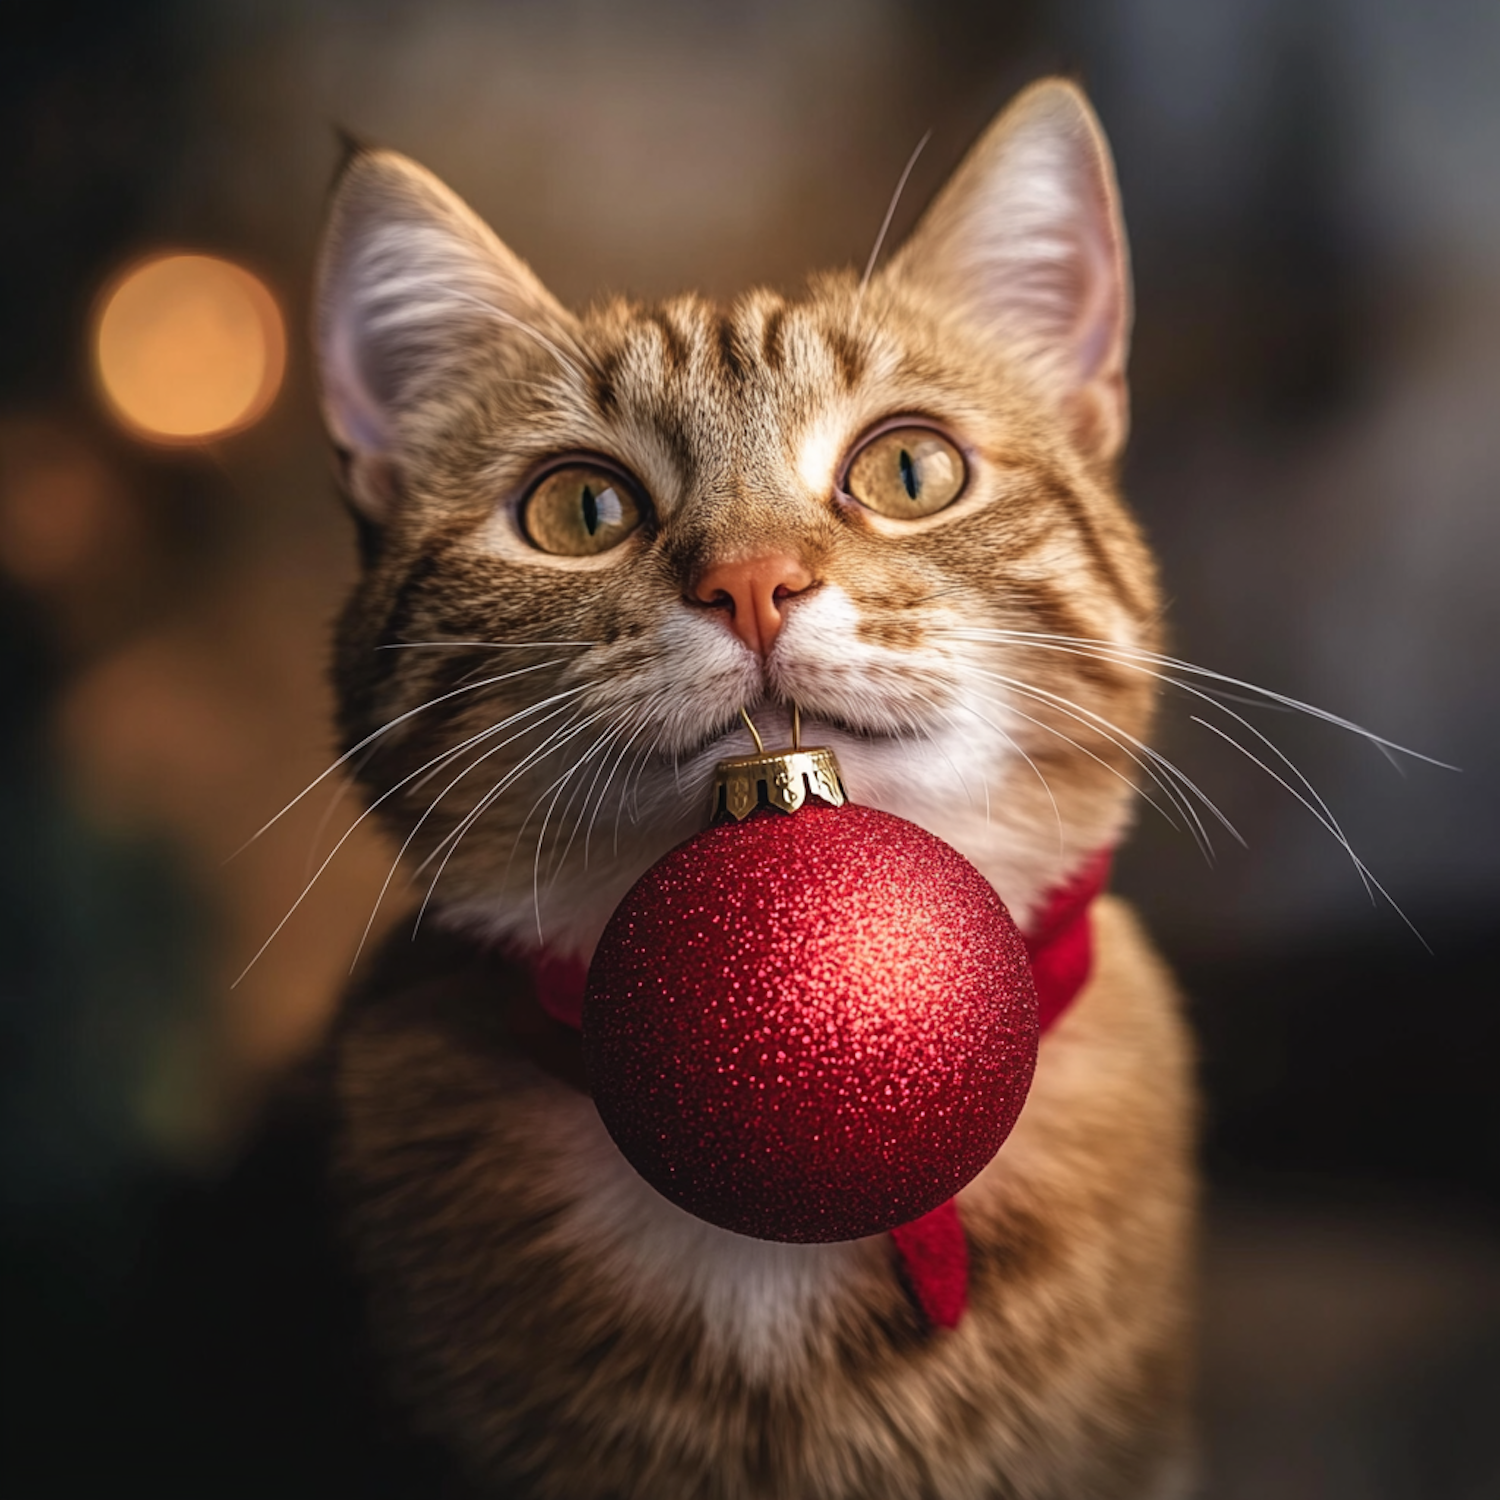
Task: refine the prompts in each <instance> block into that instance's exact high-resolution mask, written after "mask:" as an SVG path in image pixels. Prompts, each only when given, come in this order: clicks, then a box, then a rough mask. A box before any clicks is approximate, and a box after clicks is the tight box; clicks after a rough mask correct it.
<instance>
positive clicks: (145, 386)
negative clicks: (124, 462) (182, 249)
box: [94, 254, 286, 443]
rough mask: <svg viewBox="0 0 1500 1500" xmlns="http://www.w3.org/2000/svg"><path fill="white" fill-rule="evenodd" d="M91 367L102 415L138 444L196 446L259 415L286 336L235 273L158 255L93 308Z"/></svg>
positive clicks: (256, 286) (258, 286)
mask: <svg viewBox="0 0 1500 1500" xmlns="http://www.w3.org/2000/svg"><path fill="white" fill-rule="evenodd" d="M94 361H95V369H96V371H97V372H98V377H99V383H100V386H101V388H102V389H103V392H104V395H105V399H106V400H107V402H108V403H109V406H110V408H111V410H112V411H113V412H114V414H115V416H116V417H117V418H118V419H119V420H120V421H121V422H122V423H123V424H124V425H125V427H126V428H128V429H129V430H130V431H131V432H132V433H134V434H135V435H136V436H137V437H142V438H145V439H147V440H149V441H152V442H158V443H197V442H204V441H206V440H207V439H209V438H214V437H220V436H222V435H224V434H225V433H228V432H234V431H237V430H239V429H242V428H245V427H248V426H250V425H251V423H253V422H255V421H257V420H258V419H259V418H260V417H261V416H262V415H264V413H265V411H266V409H267V408H268V407H269V406H270V404H271V402H272V401H273V400H274V399H275V396H276V392H277V390H278V388H279V387H280V385H281V377H282V374H283V372H284V371H285V368H286V333H285V330H284V328H283V325H282V319H281V313H280V311H279V310H278V308H277V306H276V302H275V299H274V298H273V297H272V296H271V294H270V292H269V291H267V290H266V288H265V286H264V285H263V284H262V283H261V282H260V281H259V280H257V279H256V278H255V277H254V276H252V275H251V274H250V272H248V271H246V270H244V269H243V268H242V267H240V266H237V265H234V264H232V263H231V262H229V261H226V260H220V259H218V258H217V257H215V256H211V255H177V254H173V255H158V256H153V257H151V258H150V259H149V260H147V261H145V262H143V263H140V264H138V265H136V266H134V267H132V268H131V269H130V270H128V271H126V272H125V273H124V274H123V275H122V276H120V277H119V279H118V280H116V281H115V282H114V283H113V284H112V285H111V286H110V287H109V288H108V289H107V290H106V292H105V294H104V296H103V297H102V298H101V299H100V302H99V312H98V315H97V319H96V324H95V329H94Z"/></svg>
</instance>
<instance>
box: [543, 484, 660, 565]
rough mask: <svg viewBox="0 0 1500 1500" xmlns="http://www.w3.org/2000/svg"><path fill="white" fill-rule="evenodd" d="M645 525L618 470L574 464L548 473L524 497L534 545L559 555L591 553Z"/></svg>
mask: <svg viewBox="0 0 1500 1500" xmlns="http://www.w3.org/2000/svg"><path fill="white" fill-rule="evenodd" d="M640 524H641V508H640V506H639V505H638V504H637V503H636V499H635V496H634V495H633V494H632V493H631V490H630V486H629V485H628V484H626V483H625V481H624V480H623V479H621V478H620V476H619V475H618V474H611V473H610V472H609V470H607V469H596V468H594V467H592V466H591V465H589V464H570V465H569V466H568V467H567V468H566V469H554V470H553V471H552V472H551V473H550V474H547V475H545V476H544V477H543V478H542V479H541V480H540V481H539V482H538V483H537V486H536V488H535V489H534V490H532V492H531V493H530V494H529V495H528V496H527V497H526V503H525V504H524V506H523V507H522V509H521V525H522V528H523V529H524V530H525V532H526V535H527V537H528V538H529V540H530V541H531V543H532V545H533V546H535V547H539V548H541V550H542V551H543V552H551V553H553V554H554V555H556V556H558V557H592V556H594V555H595V554H596V553H599V552H608V551H609V549H610V548H611V547H615V546H618V545H619V544H620V543H621V542H623V541H624V540H625V538H626V537H628V536H629V535H630V533H631V532H632V531H634V530H635V529H636V527H637V526H639V525H640Z"/></svg>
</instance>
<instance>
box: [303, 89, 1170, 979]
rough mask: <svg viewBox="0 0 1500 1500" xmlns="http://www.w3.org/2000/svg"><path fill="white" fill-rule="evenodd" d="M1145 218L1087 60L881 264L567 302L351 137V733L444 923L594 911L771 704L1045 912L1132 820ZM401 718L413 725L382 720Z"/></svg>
mask: <svg viewBox="0 0 1500 1500" xmlns="http://www.w3.org/2000/svg"><path fill="white" fill-rule="evenodd" d="M1127 323H1128V291H1127V288H1126V283H1125V273H1124V256H1123V248H1122V238H1121V231H1120V228H1119V224H1118V217H1117V213H1116V209H1115V200H1114V191H1113V185H1112V178H1111V175H1110V169H1109V165H1108V158H1107V155H1106V153H1105V148H1104V146H1103V142H1102V138H1101V137H1100V136H1099V134H1098V130H1097V127H1096V125H1095V124H1094V122H1093V120H1092V116H1091V115H1090V114H1089V113H1088V110H1087V106H1086V105H1085V104H1084V102H1083V100H1082V98H1081V96H1079V95H1078V94H1077V93H1076V91H1074V90H1073V89H1071V88H1070V87H1068V86H1066V85H1059V84H1044V85H1041V86H1039V87H1038V88H1035V89H1033V90H1031V91H1030V92H1029V93H1028V94H1027V95H1025V96H1023V98H1022V99H1021V100H1020V101H1019V102H1018V103H1017V104H1016V105H1015V106H1013V107H1012V109H1011V110H1010V111H1009V112H1008V113H1007V114H1006V115H1005V116H1003V117H1002V118H1001V120H1000V121H998V122H997V124H996V125H995V126H993V127H992V128H991V130H990V132H989V133H988V134H987V135H986V136H985V137H984V138H983V139H982V141H981V142H980V144H979V145H978V146H977V147H976V148H975V150H974V152H973V153H971V155H970V157H969V158H968V159H967V160H966V162H965V163H964V165H963V166H962V167H961V168H960V170H959V172H958V173H957V174H956V176H955V178H954V179H953V181H952V182H951V183H950V185H949V187H948V188H947V189H946V190H945V192H944V194H943V195H941V196H940V198H939V199H938V201H937V203H936V204H935V205H934V206H933V208H932V209H931V210H929V212H928V214H927V215H926V217H925V218H924V219H923V221H922V223H921V224H920V225H919V227H918V229H917V231H916V232H915V233H914V235H913V236H912V238H911V239H910V240H909V241H908V243H907V244H906V246H905V247H903V249H902V250H901V252H900V253H899V254H898V255H897V256H896V257H895V258H894V259H893V261H892V262H891V264H890V265H889V266H888V267H887V268H886V269H885V270H883V271H882V272H881V273H880V274H879V275H877V276H875V277H874V278H873V279H871V280H870V281H869V283H868V285H866V286H863V287H861V285H860V284H859V282H858V280H857V279H856V278H855V277H854V276H852V275H845V276H835V277H829V278H825V279H823V280H820V281H818V282H816V283H814V284H813V286H812V287H811V289H810V290H809V291H808V292H807V293H806V294H805V295H803V296H801V297H798V298H793V299H788V298H783V297H780V296H777V295H774V294H771V293H767V292H756V293H751V294H749V295H747V296H745V297H743V298H741V299H739V300H738V301H736V302H735V303H733V304H732V305H730V306H728V307H723V308H721V307H716V306H713V305H711V304H708V303H706V302H703V301H701V300H699V299H696V298H691V297H686V298H681V299H678V300H676V301H673V302H669V303H666V304H661V305H655V306H639V305H634V304H629V303H624V302H615V303H610V304H608V305H606V306H604V307H602V308H601V309H598V310H596V311H594V312H591V313H589V314H588V315H586V316H583V317H574V316H573V315H571V314H569V313H567V312H565V311H564V310H563V309H561V308H560V307H559V306H558V305H557V304H556V303H555V302H554V301H553V300H552V299H551V298H550V297H549V296H548V294H547V293H546V292H545V291H544V290H543V289H542V287H541V286H540V284H539V283H538V282H537V281H536V280H535V278H534V277H532V276H531V274H530V272H529V271H527V269H526V268H525V267H524V266H523V265H521V263H520V262H519V261H517V260H516V259H515V258H514V256H512V255H511V254H510V253H509V252H508V251H507V250H505V248H504V247H503V246H502V245H500V244H499V242H498V241H496V240H495V239H494V238H493V236H492V235H490V233H489V232H488V230H486V229H485V228H484V227H483V226H482V225H481V224H479V222H478V221H477V220H475V219H474V218H473V216H472V215H470V214H469V213H468V211H467V210H466V209H465V208H464V207H463V206H462V205H461V204H460V203H459V202H458V201H457V200H456V199H454V198H453V197H452V195H451V194H449V193H448V192H447V191H446V189H444V188H442V187H441V186H440V185H439V184H438V183H436V182H435V181H434V180H433V179H432V178H430V177H429V176H428V175H427V174H426V173H424V172H422V171H421V169H420V168H417V167H415V166H413V165H412V164H411V163H410V162H407V161H405V160H404V159H402V158H400V157H397V156H394V155H392V154H390V153H384V152H381V153H366V154H362V155H359V156H356V157H355V158H354V159H353V160H352V161H351V163H350V165H349V167H348V169H347V170H346V172H345V174H344V177H343V179H342V182H341V185H340V188H339V190H338V194H337V197H336V200H335V204H334V209H333V217H332V222H331V227H330V232H329V236H328V239H327V243H326V247H325V253H324V260H323V267H322V280H321V288H320V335H321V354H322V360H323V365H322V369H323V381H324V390H325V406H326V411H327V415H328V419H329V423H330V426H331V428H332V431H333V434H334V437H335V440H336V442H337V443H338V445H339V447H340V450H341V453H342V455H343V456H344V459H345V472H346V481H347V488H348V490H349V493H350V496H351V499H352V500H353V502H354V504H355V505H356V507H357V508H358V510H359V511H360V513H361V515H362V517H363V526H364V528H365V534H366V542H367V547H366V552H367V567H366V571H365V575H364V578H363V580H362V582H361V584H360V586H359V588H358V590H357V592H356V595H355V597H354V599H353V601H352V602H351V605H350V607H349V609H348V611H347V613H346V616H345V619H344V622H343V626H342V629H341V633H340V645H339V656H338V663H337V668H336V683H337V687H338V691H339V696H340V708H341V718H342V727H343V732H344V735H345V738H346V741H347V745H348V746H350V747H352V746H354V745H357V744H360V743H361V742H364V741H366V740H368V743H367V744H366V745H365V746H364V748H363V749H361V750H360V751H359V753H358V757H357V760H356V763H357V764H358V765H360V767H361V777H362V781H363V784H364V786H365V788H366V791H367V796H368V798H369V800H370V801H372V802H375V801H378V802H379V813H380V815H381V816H382V817H383V819H384V820H385V822H386V824H387V826H388V827H389V828H390V830H391V831H392V832H393V833H394V834H395V835H396V837H397V838H398V840H402V841H408V840H409V843H408V846H407V851H406V853H407V863H408V867H409V868H411V869H413V870H416V871H417V872H418V873H417V884H418V886H419V888H420V889H421V890H422V891H424V892H425V891H426V890H427V888H428V887H431V889H432V901H433V903H434V907H435V909H436V910H437V911H438V912H439V913H441V914H442V915H443V917H444V918H445V919H447V920H457V921H462V922H465V923H467V924H470V925H475V926H478V927H480V928H482V929H484V930H487V931H489V932H491V933H493V934H495V935H503V936H507V937H512V938H516V939H518V940H520V941H522V942H527V941H529V942H532V943H534V942H536V941H537V935H538V932H540V933H541V934H542V936H543V937H544V938H545V940H546V941H547V942H548V943H549V944H552V945H555V946H557V947H560V948H563V949H582V950H587V948H588V947H589V946H590V944H591V943H592V941H593V940H594V938H595V937H596V936H597V934H598V932H599V930H600V929H601V928H602V926H603V923H604V921H605V920H606V918H607V917H608V915H609V912H610V910H611V909H612V908H613V905H614V903H615V902H616V901H617V900H618V898H619V896H620V895H621V894H623V892H624V890H625V889H627V888H628V886H629V885H630V884H631V883H632V882H633V881H634V879H635V878H636V877H637V876H638V875H639V874H640V873H641V872H642V870H643V869H644V868H645V867H646V866H647V865H648V864H649V863H651V862H652V861H653V860H654V859H655V858H657V857H658V856H659V855H660V854H661V853H663V852H665V850H666V849H667V848H668V847H670V846H671V845H672V844H673V843H675V842H677V841H678V840H680V839H682V838H684V837H686V836H687V835H688V834H690V833H691V832H693V831H694V830H695V829H696V828H698V827H699V826H701V824H702V821H703V818H704V816H705V810H706V805H707V786H708V779H709V776H710V774H711V772H712V769H713V765H714V762H715V761H716V760H718V759H720V758H722V757H723V756H725V755H733V754H741V753H744V752H745V751H746V750H747V749H748V748H749V737H748V731H747V730H746V729H745V727H744V724H743V720H742V719H741V717H740V712H741V709H746V710H748V711H749V713H750V714H751V716H752V717H753V718H754V720H755V723H756V724H757V726H758V727H759V728H760V730H761V732H762V734H763V735H764V736H765V737H766V739H767V741H768V743H771V742H773V741H777V740H779V741H781V742H785V741H786V738H787V735H788V731H789V716H790V712H791V705H792V704H794V703H795V704H796V705H798V707H799V708H800V710H801V714H802V719H803V726H804V737H805V739H806V741H807V742H808V743H821V744H829V745H831V746H833V748H834V749H835V750H836V751H837V753H838V756H839V759H840V762H841V764H842V766H843V770H844V773H845V779H846V782H847V783H848V785H849V788H850V791H851V794H852V795H853V796H854V798H855V799H856V800H858V801H861V802H866V803H870V804H872V805H875V806H878V807H882V808H885V809H887V810H889V811H891V812H895V813H898V814H901V815H902V816H905V817H908V818H911V819H912V820H914V821H916V822H918V823H920V824H922V825H923V826H925V827H927V828H928V829H930V830H931V831H933V832H934V833H937V834H938V835H940V836H941V837H943V838H945V839H947V840H948V841H949V842H951V843H953V844H954V845H956V846H957V847H958V848H960V849H961V850H963V851H964V852H965V853H966V854H968V855H969V857H970V858H971V859H974V860H975V862H976V863H978V864H979V865H980V867H981V868H982V869H983V870H984V871H985V873H986V874H987V875H988V876H989V877H990V879H991V880H992V882H993V883H994V884H995V886H996V888H997V889H998V890H999V891H1000V894H1001V895H1002V897H1004V898H1005V899H1006V900H1007V901H1008V902H1009V903H1010V904H1011V905H1012V907H1013V909H1014V910H1016V912H1017V915H1018V916H1020V917H1022V918H1023V919H1024V916H1025V915H1026V913H1027V911H1028V909H1029V908H1030V907H1031V906H1032V905H1033V903H1034V902H1035V901H1036V900H1037V899H1038V898H1039V897H1040V896H1041V894H1042V893H1043V892H1044V891H1045V890H1046V889H1047V888H1048V887H1049V886H1050V885H1052V884H1054V883H1055V882H1056V881H1057V880H1059V879H1060V878H1062V877H1063V876H1064V875H1066V874H1067V873H1068V871H1069V870H1071V869H1072V868H1073V867H1074V866H1075V865H1076V864H1077V863H1078V862H1079V861H1080V860H1081V859H1082V858H1083V857H1085V856H1086V855H1088V854H1090V853H1092V852H1093V851H1094V850H1095V849H1097V848H1099V847H1101V846H1104V845H1108V844H1110V843H1112V842H1113V841H1114V840H1115V839H1117V838H1118V836H1119V834H1120V831H1121V828H1122V826H1123V823H1124V820H1125V818H1126V816H1127V809H1128V803H1129V798H1130V782H1131V780H1132V775H1133V773H1134V772H1135V771H1136V770H1137V766H1138V761H1137V760H1136V756H1138V755H1139V754H1140V750H1139V747H1138V745H1137V744H1136V742H1138V741H1139V740H1140V739H1142V738H1143V736H1144V733H1145V730H1146V727H1147V721H1148V718H1149V714H1150V708H1151V693H1150V691H1149V687H1148V683H1149V680H1150V679H1149V678H1148V677H1147V676H1146V675H1145V674H1143V673H1141V672H1138V671H1135V670H1132V669H1131V668H1129V667H1128V666H1125V665H1122V664H1121V662H1120V660H1119V658H1118V657H1114V656H1112V657H1110V658H1106V657H1105V656H1104V655H1102V654H1101V653H1100V652H1098V651H1094V650H1090V649H1088V648H1087V647H1086V646H1080V645H1079V644H1078V643H1080V642H1089V641H1093V642H1104V643H1110V644H1111V645H1112V646H1114V647H1121V646H1123V647H1128V648H1134V647H1149V646H1150V645H1152V644H1153V643H1154V620H1155V615H1156V608H1157V601H1156V594H1155V585H1154V579H1153V574H1152V568H1151V563H1150V559H1149V556H1148V555H1147V554H1146V552H1145V550H1144V548H1143V546H1142V543H1141V542H1140V539H1139V537H1138V535H1137V533H1136V530H1135V528H1134V526H1133V524H1132V522H1131V521H1130V519H1129V517H1128V514H1127V513H1126V511H1125V510H1124V508H1123V506H1122V505H1121V503H1120V501H1119V499H1118V497H1117V495H1116V494H1115V492H1114V488H1113V483H1112V476H1113V470H1114V463H1115V459H1116V457H1117V454H1118V448H1119V445H1120V442H1121V441H1122V438H1123V433H1124V429H1125V406H1124V395H1123V362H1124V355H1125V339H1126V328H1127ZM387 725H390V726H392V727H390V728H385V726H387Z"/></svg>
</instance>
